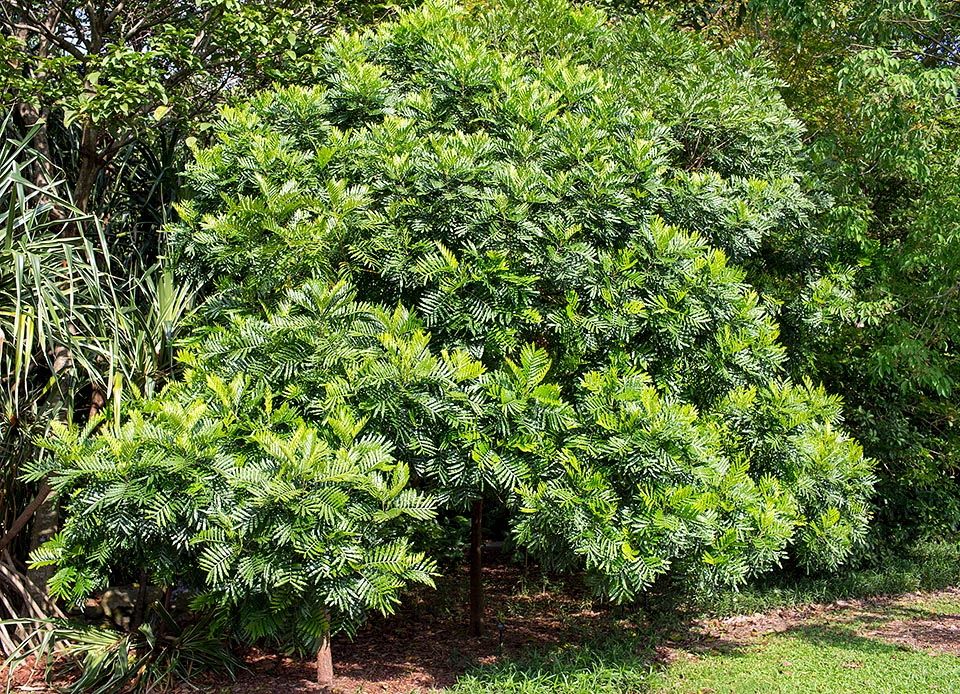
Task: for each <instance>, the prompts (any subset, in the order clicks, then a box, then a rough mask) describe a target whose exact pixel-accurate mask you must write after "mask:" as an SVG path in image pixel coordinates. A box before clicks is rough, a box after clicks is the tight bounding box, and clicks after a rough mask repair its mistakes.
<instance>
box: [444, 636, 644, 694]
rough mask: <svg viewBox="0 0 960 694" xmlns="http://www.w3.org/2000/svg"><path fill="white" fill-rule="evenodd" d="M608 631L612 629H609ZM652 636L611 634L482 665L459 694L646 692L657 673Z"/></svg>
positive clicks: (463, 682)
mask: <svg viewBox="0 0 960 694" xmlns="http://www.w3.org/2000/svg"><path fill="white" fill-rule="evenodd" d="M608 628H609V627H608ZM653 662H654V648H653V641H652V637H650V636H649V635H648V634H643V633H640V634H633V633H632V632H629V631H623V632H621V633H610V634H608V635H606V636H604V637H598V638H596V639H593V640H590V641H588V642H585V643H573V642H571V643H566V644H561V645H557V646H554V647H551V648H541V649H527V650H524V651H522V652H521V653H518V654H517V655H515V656H512V657H511V656H509V655H507V656H504V657H501V658H498V659H497V660H496V661H494V662H491V663H488V664H481V665H478V666H476V667H474V668H472V669H470V670H469V671H467V673H466V674H464V675H463V676H462V677H460V678H459V680H458V681H457V683H456V685H455V686H454V687H452V688H451V689H450V692H455V693H456V694H481V693H483V694H493V693H494V692H496V693H498V694H501V693H502V694H623V693H624V692H637V693H639V692H645V691H647V685H648V682H649V680H650V676H651V674H652V672H653V669H654V666H653Z"/></svg>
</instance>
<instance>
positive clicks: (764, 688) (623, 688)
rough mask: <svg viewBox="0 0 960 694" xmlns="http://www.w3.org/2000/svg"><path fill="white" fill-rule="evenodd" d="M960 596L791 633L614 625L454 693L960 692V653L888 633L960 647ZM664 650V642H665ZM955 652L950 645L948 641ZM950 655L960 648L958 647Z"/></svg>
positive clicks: (812, 624) (508, 663) (490, 669)
mask: <svg viewBox="0 0 960 694" xmlns="http://www.w3.org/2000/svg"><path fill="white" fill-rule="evenodd" d="M958 615H960V598H958V597H957V595H956V594H955V593H954V594H952V595H946V596H943V595H941V596H938V597H936V598H930V597H928V598H925V599H919V600H915V599H914V600H908V601H898V602H892V603H888V604H887V603H878V604H869V605H867V606H864V605H863V604H860V605H857V606H851V608H850V609H843V610H831V611H826V612H823V613H819V614H818V615H817V616H814V617H811V618H806V619H803V618H797V619H795V620H793V621H792V622H791V623H790V624H789V626H788V628H787V629H786V631H782V632H776V633H767V634H758V635H756V636H753V637H748V638H742V637H730V636H728V635H724V634H722V633H721V634H719V636H716V637H709V636H704V635H703V634H701V635H700V636H699V637H694V638H687V637H686V636H685V635H682V634H681V635H676V636H675V638H676V639H677V641H676V642H672V643H671V642H670V641H667V640H665V637H663V636H662V635H661V636H659V637H658V636H656V635H655V634H653V632H645V631H643V630H637V629H633V628H629V627H624V628H621V629H620V630H617V629H611V628H610V626H611V625H607V629H605V633H606V636H604V637H603V638H602V639H591V638H589V637H587V638H585V640H584V641H583V643H582V644H578V645H572V644H567V645H565V646H560V647H556V648H552V649H544V650H540V651H534V652H527V653H524V654H521V655H518V656H516V657H514V658H504V659H501V660H499V661H498V662H496V663H493V664H489V665H485V666H480V667H477V668H475V669H474V670H472V671H471V672H470V673H468V674H467V675H466V676H464V677H462V678H461V679H460V680H459V682H458V683H457V685H456V686H455V687H453V688H452V689H450V690H448V691H449V692H450V694H634V693H635V694H781V693H782V694H808V693H809V694H813V693H814V692H816V693H826V694H846V693H848V692H851V693H864V694H887V693H890V694H913V693H920V692H960V655H955V654H951V653H946V652H937V650H936V649H935V648H929V649H924V648H919V647H916V646H911V645H901V644H898V643H894V642H892V641H891V637H889V636H887V637H884V636H883V635H882V633H880V632H883V630H884V628H886V627H888V626H889V625H899V628H900V629H901V633H904V634H909V633H919V634H920V637H921V641H922V640H923V631H924V630H925V629H926V630H934V631H937V632H938V633H939V632H942V634H943V635H944V638H946V639H947V641H950V640H951V639H952V638H953V636H952V634H953V632H954V631H957V632H958V633H957V634H956V639H955V642H956V643H960V616H958ZM658 646H659V647H658ZM948 650H949V646H948ZM953 653H958V651H957V650H954V651H953Z"/></svg>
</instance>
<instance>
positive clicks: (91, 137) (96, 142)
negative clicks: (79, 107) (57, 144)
mask: <svg viewBox="0 0 960 694" xmlns="http://www.w3.org/2000/svg"><path fill="white" fill-rule="evenodd" d="M102 166H103V162H102V161H101V158H100V131H99V130H98V129H97V128H95V127H94V126H92V125H89V124H87V125H84V126H83V133H82V135H81V136H80V171H79V172H78V173H77V183H76V185H75V186H74V187H73V204H74V205H76V206H77V207H78V208H79V209H80V210H81V211H83V212H86V211H87V206H88V205H89V203H90V195H91V193H93V185H94V183H96V181H97V174H99V173H100V168H101V167H102Z"/></svg>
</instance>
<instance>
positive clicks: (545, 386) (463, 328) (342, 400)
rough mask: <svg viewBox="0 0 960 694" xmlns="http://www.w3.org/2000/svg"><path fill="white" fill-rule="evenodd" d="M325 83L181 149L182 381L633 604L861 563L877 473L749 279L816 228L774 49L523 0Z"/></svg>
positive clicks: (342, 41) (438, 26) (426, 16)
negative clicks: (364, 454)
mask: <svg viewBox="0 0 960 694" xmlns="http://www.w3.org/2000/svg"><path fill="white" fill-rule="evenodd" d="M322 64H323V66H324V67H323V70H322V71H320V72H318V74H317V80H316V85H315V86H312V87H310V88H302V87H290V88H281V89H278V90H276V91H274V92H270V93H265V94H262V95H261V96H259V97H258V98H256V99H254V100H253V101H252V102H249V103H245V104H242V105H239V106H234V107H232V108H227V109H224V111H223V114H222V118H221V120H220V121H219V122H218V123H216V124H215V130H214V132H215V138H214V142H213V143H212V144H211V145H210V146H206V147H196V148H195V149H196V152H195V154H196V161H195V163H194V164H193V165H192V166H191V167H190V169H189V171H188V182H189V186H190V188H191V190H192V191H193V195H192V199H190V200H189V201H188V202H186V203H184V204H183V205H182V206H181V209H180V214H181V221H180V222H179V223H177V224H176V225H174V226H173V227H172V228H171V233H172V240H173V247H174V249H175V251H176V257H177V258H178V260H179V263H180V267H181V270H182V271H183V272H185V273H188V274H190V275H192V276H193V277H194V278H198V279H200V280H202V281H204V282H206V283H207V287H208V291H207V299H206V302H205V304H204V306H203V308H202V309H201V314H202V316H203V318H204V320H203V321H201V322H198V324H197V325H196V326H195V335H194V338H193V340H192V344H191V345H190V347H189V354H188V356H187V359H188V361H189V362H190V363H191V364H192V365H193V367H194V368H195V369H197V370H207V371H212V372H214V373H217V374H218V377H220V378H222V379H223V380H224V381H225V382H232V379H234V378H236V374H237V373H238V372H243V373H247V374H251V375H252V376H254V377H256V378H259V379H262V380H264V381H266V382H268V383H269V384H270V389H271V390H270V392H271V398H273V399H275V400H282V401H283V403H284V406H285V407H289V408H292V409H293V410H295V411H296V412H297V413H299V414H298V417H301V418H302V420H303V425H304V426H314V427H319V428H320V429H323V430H326V429H325V428H329V427H330V426H331V422H335V421H339V420H342V419H343V418H344V417H346V416H347V415H346V414H344V413H345V412H346V413H348V414H349V417H348V419H349V421H351V422H354V423H356V427H355V428H354V429H352V430H351V432H352V433H351V436H350V441H352V440H353V439H354V438H357V439H358V440H363V437H364V436H371V437H376V438H377V440H382V441H384V442H385V443H384V445H385V446H388V447H390V450H391V451H392V456H393V458H392V459H395V460H396V461H397V462H396V465H398V466H402V468H398V469H409V470H410V478H411V480H413V481H412V482H411V484H414V485H416V486H417V487H418V488H419V489H420V490H421V491H422V492H428V493H429V494H430V495H432V496H433V498H434V500H436V501H439V502H441V503H448V504H451V505H457V504H462V503H463V502H464V501H465V500H467V499H469V498H471V497H475V496H476V495H478V494H481V493H483V491H484V490H491V491H496V493H497V494H498V495H499V498H502V499H505V500H506V502H507V505H508V507H509V510H510V518H511V524H512V532H513V534H514V537H515V539H516V540H517V541H518V542H520V543H522V544H523V545H525V546H526V547H528V548H529V549H530V550H532V551H533V552H535V553H536V554H537V555H539V556H540V557H541V558H542V559H543V560H544V561H547V562H550V563H552V564H554V565H557V566H561V567H583V568H586V569H587V570H588V571H589V572H590V574H591V575H592V576H593V577H594V578H595V579H596V584H597V586H598V587H599V588H600V589H601V590H602V592H603V593H605V594H606V595H608V596H610V597H612V598H614V599H617V600H627V599H630V598H632V597H634V596H635V595H637V593H638V592H639V591H642V590H643V589H645V588H646V587H648V586H649V585H650V584H651V583H652V582H653V581H654V580H655V579H656V578H657V577H658V576H661V575H664V574H667V573H670V574H672V575H674V576H677V577H680V578H683V579H685V580H687V581H690V582H693V583H694V584H695V585H698V586H703V587H709V586H716V585H718V584H724V583H737V582H741V581H743V580H744V579H745V578H746V577H748V576H750V575H752V574H755V573H757V572H760V571H764V570H768V569H769V568H771V567H773V566H776V565H777V564H778V563H779V562H780V561H781V560H782V559H783V558H784V557H785V556H786V555H787V554H788V553H791V552H792V554H793V555H794V556H795V558H796V559H797V560H798V561H800V562H801V563H802V564H803V565H805V566H807V567H834V566H837V565H838V564H839V563H840V562H842V561H843V560H844V559H845V558H847V557H848V556H849V554H850V552H851V550H852V549H853V548H854V547H855V546H856V544H857V543H858V542H860V541H862V539H863V537H864V533H865V529H866V524H867V520H868V515H869V514H868V510H867V500H868V498H869V494H870V493H871V490H872V485H873V481H872V476H871V466H870V463H869V461H867V460H865V459H864V457H863V455H862V451H861V449H860V447H859V445H858V444H857V443H856V442H855V441H853V440H851V439H850V438H849V437H848V436H847V435H845V434H844V433H843V431H842V430H841V429H840V428H838V427H839V419H840V405H839V402H838V400H837V399H836V398H834V397H831V396H829V395H828V394H826V393H825V392H824V391H823V390H822V389H821V388H818V387H816V386H814V385H812V384H809V383H805V384H799V385H798V384H794V383H791V382H790V381H789V380H788V379H787V378H786V376H785V374H784V373H783V367H782V364H783V362H784V359H785V351H784V349H783V347H782V346H781V345H780V344H779V343H778V327H777V324H776V322H775V321H774V320H773V318H772V317H771V315H770V313H769V312H768V311H767V309H766V307H765V305H764V301H763V300H762V299H761V298H760V296H759V295H758V294H757V293H756V292H755V291H753V290H752V289H751V287H750V286H749V285H748V284H747V282H746V280H745V277H746V275H745V273H744V271H743V270H742V269H741V267H740V266H738V263H746V262H751V261H752V259H755V258H756V257H757V256H758V254H760V253H761V251H763V252H777V250H778V248H780V247H781V246H784V245H785V244H788V242H789V241H790V240H791V239H793V238H795V237H797V236H798V235H801V234H802V233H803V232H804V230H805V228H806V225H807V224H808V221H807V220H808V218H809V216H810V215H811V214H813V213H814V212H816V210H817V209H818V206H820V205H823V204H825V202H824V201H822V200H818V199H817V198H816V196H815V195H814V194H813V193H811V192H810V189H811V188H812V187H811V186H810V185H809V184H808V182H807V181H806V179H805V178H804V175H803V173H802V171H803V168H802V161H801V143H800V135H801V130H800V127H799V125H798V123H797V122H796V121H795V120H794V119H793V118H792V116H791V114H790V113H789V111H788V109H787V108H786V107H785V106H784V104H783V102H782V101H781V99H780V98H779V96H778V95H777V92H776V86H777V83H776V81H775V80H774V79H773V78H772V77H771V75H770V70H769V66H768V64H767V63H766V61H765V60H764V59H763V58H762V57H761V56H757V55H755V54H754V53H753V52H752V50H751V49H750V48H749V47H747V46H735V47H733V48H731V49H729V50H727V51H725V52H715V51H712V50H709V49H707V48H705V47H704V46H702V45H701V44H699V43H698V39H697V38H696V37H695V36H691V35H685V34H682V33H680V32H678V31H676V30H674V29H673V28H672V27H671V26H669V24H665V23H662V22H659V21H657V20H655V19H653V18H650V17H638V18H635V19H633V20H629V21H623V22H620V23H615V22H613V21H612V20H610V19H609V18H608V17H606V16H605V15H604V14H603V13H602V12H601V11H600V10H596V9H592V8H589V7H582V8H574V7H572V6H570V5H568V4H567V3H566V2H564V1H563V0H537V1H535V2H532V3H522V4H521V3H514V2H506V3H503V4H502V5H500V6H490V7H486V8H481V9H475V10H474V9H464V8H461V7H459V6H456V5H452V4H447V3H443V2H428V3H427V4H425V5H423V6H422V7H420V8H419V9H416V10H411V11H409V12H405V13H403V14H401V15H400V16H399V17H398V18H397V19H396V21H394V22H391V23H386V24H383V25H381V26H379V27H377V28H376V29H373V30H370V31H367V32H365V33H346V32H341V33H339V34H336V35H335V36H334V37H333V38H332V39H331V40H330V42H329V44H328V46H327V48H326V53H325V56H324V60H323V61H322ZM334 296H341V297H343V296H346V297H347V298H345V299H342V300H336V301H334V300H332V299H331V297H334ZM361 314H362V315H363V316H368V317H367V318H358V316H361ZM299 421H300V420H298V422H299ZM348 443H349V442H348ZM344 445H346V444H344ZM351 445H352V444H351ZM391 464H393V463H391ZM398 493H399V492H398ZM401 534H402V533H401ZM397 541H398V542H400V540H399V539H398V540H397ZM411 561H413V560H411ZM416 561H417V562H419V561H420V558H419V557H417V558H416ZM417 566H420V565H419V564H417ZM418 570H419V569H418ZM391 589H392V587H391ZM390 594H391V595H392V593H390ZM344 609H346V610H348V611H349V606H347V608H344Z"/></svg>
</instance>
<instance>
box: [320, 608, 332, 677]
mask: <svg viewBox="0 0 960 694" xmlns="http://www.w3.org/2000/svg"><path fill="white" fill-rule="evenodd" d="M317 682H318V683H319V684H320V686H321V687H322V688H323V690H324V691H326V692H332V691H333V651H332V650H331V649H330V620H329V618H328V619H327V626H326V628H325V629H324V630H323V638H322V639H320V648H318V649H317Z"/></svg>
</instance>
